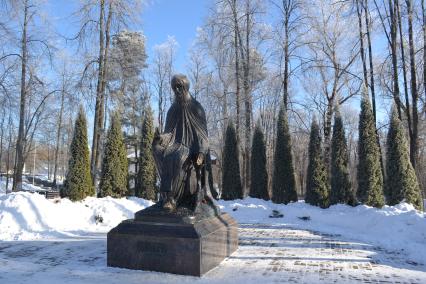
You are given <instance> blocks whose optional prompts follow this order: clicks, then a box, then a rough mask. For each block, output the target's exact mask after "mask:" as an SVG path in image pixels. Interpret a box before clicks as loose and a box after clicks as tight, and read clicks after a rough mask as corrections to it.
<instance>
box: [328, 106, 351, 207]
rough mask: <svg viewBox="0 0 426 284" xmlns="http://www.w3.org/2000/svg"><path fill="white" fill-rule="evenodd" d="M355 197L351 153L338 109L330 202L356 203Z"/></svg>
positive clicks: (333, 146)
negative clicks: (351, 172)
mask: <svg viewBox="0 0 426 284" xmlns="http://www.w3.org/2000/svg"><path fill="white" fill-rule="evenodd" d="M354 199H355V197H354V194H353V191H352V185H351V181H350V177H349V154H348V146H347V143H346V137H345V129H344V127H343V121H342V116H341V115H340V112H339V111H336V115H335V117H334V127H333V137H332V140H331V191H330V204H337V203H345V204H350V205H354V203H355V200H354Z"/></svg>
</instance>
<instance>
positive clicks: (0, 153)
mask: <svg viewBox="0 0 426 284" xmlns="http://www.w3.org/2000/svg"><path fill="white" fill-rule="evenodd" d="M5 116H6V115H5V113H3V115H2V119H1V126H0V127H1V135H0V178H1V173H2V171H1V169H2V158H3V140H4V117H5Z"/></svg>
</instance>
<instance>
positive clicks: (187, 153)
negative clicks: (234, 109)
mask: <svg viewBox="0 0 426 284" xmlns="http://www.w3.org/2000/svg"><path fill="white" fill-rule="evenodd" d="M153 152H154V159H155V162H156V165H157V170H158V173H159V175H160V180H161V183H160V192H173V197H174V199H175V201H176V203H177V206H180V205H190V204H191V202H193V200H194V199H193V198H191V195H194V193H195V191H196V189H197V179H196V176H195V175H196V173H195V168H194V166H193V162H194V160H195V159H196V158H197V156H198V155H199V154H200V153H202V154H203V155H204V157H205V159H204V160H205V161H207V162H209V158H210V156H209V155H208V154H209V153H208V152H209V142H208V135H207V121H206V115H205V112H204V109H203V107H202V106H201V104H200V103H199V102H198V101H197V100H196V99H195V98H193V97H192V96H191V95H189V94H188V93H187V94H186V99H184V100H182V99H178V98H176V99H175V101H174V103H173V104H172V106H171V107H170V109H169V110H168V112H167V117H166V125H165V129H164V133H163V134H162V135H160V136H159V137H157V138H155V139H154V142H153ZM201 186H206V167H205V162H204V166H203V167H202V168H201Z"/></svg>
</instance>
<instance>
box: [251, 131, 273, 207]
mask: <svg viewBox="0 0 426 284" xmlns="http://www.w3.org/2000/svg"><path fill="white" fill-rule="evenodd" d="M250 176H251V183H250V196H251V197H254V198H261V199H264V200H269V193H268V173H267V171H266V146H265V139H264V136H263V132H262V129H261V128H260V123H258V125H257V126H256V128H255V129H254V134H253V142H252V146H251V174H250Z"/></svg>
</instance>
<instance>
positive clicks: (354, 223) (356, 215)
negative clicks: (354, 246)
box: [220, 198, 426, 264]
mask: <svg viewBox="0 0 426 284" xmlns="http://www.w3.org/2000/svg"><path fill="white" fill-rule="evenodd" d="M220 204H221V206H222V208H223V210H224V211H226V212H229V213H230V214H231V215H232V216H234V217H235V218H236V219H237V220H238V221H239V222H243V223H261V224H275V225H288V226H291V227H293V228H301V229H312V230H318V231H321V232H325V233H331V234H340V235H342V236H345V237H347V238H351V239H354V240H359V241H363V242H368V243H370V244H373V245H379V246H382V247H384V248H386V249H391V250H401V251H404V252H405V253H406V254H408V255H409V257H410V258H411V259H412V260H413V261H416V262H419V263H423V264H426V253H425V252H426V214H425V213H421V212H419V211H417V210H415V209H414V207H413V206H412V205H410V204H407V203H401V204H398V205H396V206H384V207H383V208H382V209H377V208H373V207H368V206H365V205H361V206H357V207H351V206H347V205H341V204H339V205H334V206H331V207H330V208H327V209H321V208H319V207H315V206H310V205H308V204H305V203H304V202H297V203H292V204H288V205H281V204H279V205H278V204H274V203H272V202H270V201H264V200H259V199H254V198H246V199H244V200H234V201H221V202H220ZM235 209H236V211H233V210H235ZM272 210H279V211H280V212H281V213H283V214H284V218H282V219H275V218H269V215H270V214H271V212H272ZM307 216H309V217H310V219H311V220H310V221H304V220H301V219H300V218H299V217H307Z"/></svg>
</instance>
